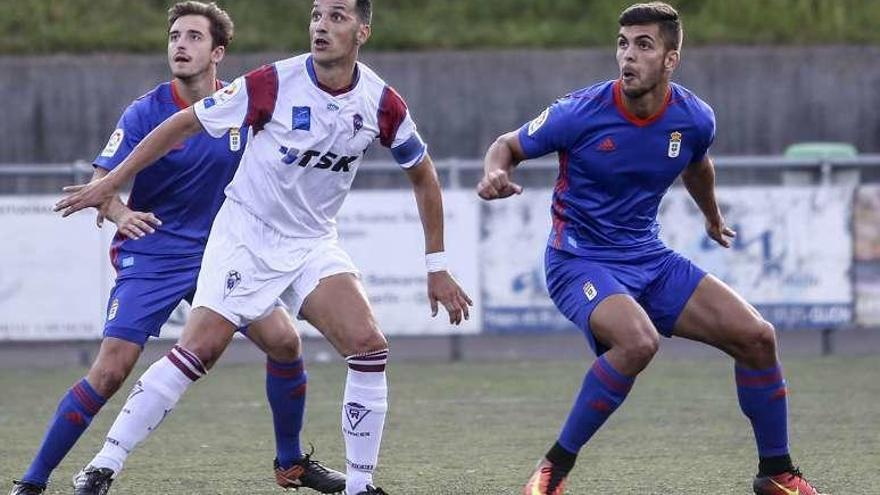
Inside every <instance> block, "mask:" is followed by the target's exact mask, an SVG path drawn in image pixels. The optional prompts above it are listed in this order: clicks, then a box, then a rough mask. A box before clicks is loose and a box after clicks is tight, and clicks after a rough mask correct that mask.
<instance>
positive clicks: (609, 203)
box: [519, 81, 715, 260]
mask: <svg viewBox="0 0 880 495" xmlns="http://www.w3.org/2000/svg"><path fill="white" fill-rule="evenodd" d="M714 137H715V116H714V114H713V112H712V109H711V108H710V107H709V105H707V104H706V103H705V102H703V101H702V100H700V99H699V98H697V97H696V96H695V95H694V94H693V93H691V92H690V91H689V90H687V89H686V88H684V87H682V86H680V85H678V84H674V83H673V84H671V85H670V90H669V93H668V94H667V99H666V101H665V103H664V105H663V107H662V108H661V109H660V110H659V111H658V112H657V113H656V114H655V115H653V116H651V117H649V118H647V119H640V118H638V117H636V116H634V115H632V114H630V113H629V112H628V111H627V110H626V108H625V107H624V105H623V102H622V95H621V93H620V87H619V84H618V82H617V81H607V82H604V83H600V84H596V85H594V86H591V87H589V88H585V89H582V90H579V91H576V92H574V93H572V94H570V95H568V96H565V97H564V98H561V99H559V100H557V101H556V102H555V103H554V104H553V105H551V106H550V107H549V108H547V109H546V110H545V111H544V112H543V113H542V114H541V115H540V116H538V117H537V118H536V119H535V120H533V121H531V122H530V123H528V124H526V125H524V126H523V127H522V128H521V129H520V130H519V141H520V144H521V145H522V149H523V151H524V152H525V155H526V156H527V157H528V158H536V157H539V156H543V155H545V154H547V153H550V152H557V153H558V154H559V176H558V179H557V182H556V186H555V188H554V191H553V204H552V209H551V214H552V219H553V229H552V232H551V233H550V239H549V244H550V245H551V246H553V247H555V248H557V249H561V250H565V251H567V252H570V253H572V254H575V255H581V256H590V257H594V258H599V259H609V260H613V259H622V258H631V257H633V256H639V255H650V254H655V253H660V252H663V251H665V250H666V249H667V247H666V246H665V245H664V244H663V242H662V241H661V240H660V238H659V233H660V226H659V225H658V223H657V210H658V208H659V206H660V200H661V199H662V198H663V195H664V194H665V193H666V191H667V190H668V189H669V187H670V186H671V185H672V183H673V182H674V181H675V179H676V178H677V177H678V175H679V174H680V173H681V172H682V171H683V170H684V168H685V167H686V166H687V165H688V164H690V163H693V162H698V161H701V160H702V159H703V157H704V156H705V155H706V153H707V151H708V149H709V146H710V145H711V144H712V141H713V139H714Z"/></svg>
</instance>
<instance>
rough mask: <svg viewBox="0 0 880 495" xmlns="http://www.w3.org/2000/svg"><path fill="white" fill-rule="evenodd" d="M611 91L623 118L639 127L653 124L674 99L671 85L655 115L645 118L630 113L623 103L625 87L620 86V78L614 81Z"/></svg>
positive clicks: (615, 104)
mask: <svg viewBox="0 0 880 495" xmlns="http://www.w3.org/2000/svg"><path fill="white" fill-rule="evenodd" d="M611 91H612V92H613V93H614V106H616V107H617V111H619V112H620V114H621V115H623V118H625V119H626V120H628V121H630V122H632V123H633V124H635V125H637V126H638V127H644V126H646V125H648V124H653V123H654V122H656V121H657V119H659V118H660V117H662V116H663V114H664V113H666V109H667V108H668V107H669V102H670V101H672V86H671V85H670V86H669V89H668V90H667V91H666V99H665V100H663V105H661V106H660V109H659V110H657V111H656V112H654V115H651V116H649V117H646V118H644V119H642V118H639V117H638V116H636V115H633V114H632V113H630V111H629V110H627V108H626V105H624V104H623V94H622V93H623V89H622V88H621V87H620V79H617V80H616V81H614V84H613V85H612V88H611Z"/></svg>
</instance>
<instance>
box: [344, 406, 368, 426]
mask: <svg viewBox="0 0 880 495" xmlns="http://www.w3.org/2000/svg"><path fill="white" fill-rule="evenodd" d="M371 412H373V410H372V409H367V408H366V407H364V406H362V405H360V404H358V403H357V402H349V403H348V404H346V405H345V417H346V418H347V419H348V425H349V426H351V431H355V430H357V427H358V425H359V424H361V421H363V420H364V418H366V417H367V416H369V415H370V413H371Z"/></svg>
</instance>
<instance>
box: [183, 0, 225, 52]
mask: <svg viewBox="0 0 880 495" xmlns="http://www.w3.org/2000/svg"><path fill="white" fill-rule="evenodd" d="M185 15H200V16H202V17H205V18H207V19H208V22H209V23H210V24H211V40H212V41H213V44H214V48H217V47H218V46H223V47H226V46H229V42H230V41H232V37H233V36H234V35H235V24H233V22H232V18H231V17H229V14H228V13H227V12H226V11H225V10H223V9H221V8H220V7H218V6H217V4H216V3H214V2H210V3H205V2H196V1H194V0H188V1H186V2H178V3H176V4H174V5H172V6H171V8H170V9H168V28H169V29H170V28H171V26H172V25H173V24H174V22H175V21H176V20H177V19H180V18H181V17H183V16H185Z"/></svg>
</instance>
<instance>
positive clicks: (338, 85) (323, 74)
mask: <svg viewBox="0 0 880 495" xmlns="http://www.w3.org/2000/svg"><path fill="white" fill-rule="evenodd" d="M356 65H357V58H351V59H350V60H340V61H338V62H334V63H331V64H319V63H318V62H315V63H314V66H315V77H316V78H317V79H318V82H319V83H320V84H321V86H322V87H324V88H327V89H330V90H332V91H339V90H343V89H345V88H348V87H351V85H352V83H353V82H354V74H355V70H354V69H355V66H356Z"/></svg>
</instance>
